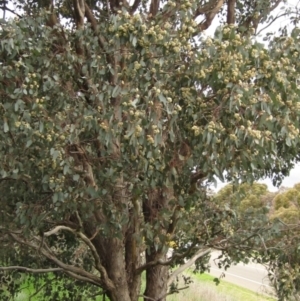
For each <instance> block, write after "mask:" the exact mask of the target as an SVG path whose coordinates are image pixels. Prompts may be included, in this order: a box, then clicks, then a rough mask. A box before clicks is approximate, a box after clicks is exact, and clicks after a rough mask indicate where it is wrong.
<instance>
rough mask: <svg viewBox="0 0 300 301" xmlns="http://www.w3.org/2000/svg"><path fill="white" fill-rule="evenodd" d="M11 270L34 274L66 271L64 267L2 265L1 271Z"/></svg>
mask: <svg viewBox="0 0 300 301" xmlns="http://www.w3.org/2000/svg"><path fill="white" fill-rule="evenodd" d="M10 270H18V271H24V272H28V273H33V274H39V273H53V272H62V271H64V270H63V269H62V268H50V269H31V268H27V267H22V266H18V265H12V266H9V267H0V271H10Z"/></svg>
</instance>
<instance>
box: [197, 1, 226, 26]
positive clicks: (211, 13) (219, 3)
mask: <svg viewBox="0 0 300 301" xmlns="http://www.w3.org/2000/svg"><path fill="white" fill-rule="evenodd" d="M223 3H224V0H215V3H214V6H213V9H211V10H210V11H209V12H207V13H205V21H204V22H202V23H201V24H200V25H199V28H200V30H201V31H203V30H206V29H207V28H208V27H209V26H210V25H211V23H212V21H213V19H214V18H215V16H216V15H217V13H218V12H219V10H220V9H221V7H222V5H223Z"/></svg>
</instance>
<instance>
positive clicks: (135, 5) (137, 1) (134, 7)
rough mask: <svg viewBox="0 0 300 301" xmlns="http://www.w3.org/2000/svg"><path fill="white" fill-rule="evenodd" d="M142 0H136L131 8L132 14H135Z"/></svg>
mask: <svg viewBox="0 0 300 301" xmlns="http://www.w3.org/2000/svg"><path fill="white" fill-rule="evenodd" d="M140 3H141V0H135V1H134V2H133V4H132V6H131V8H130V12H131V14H134V13H135V11H136V10H137V8H138V7H139V5H140Z"/></svg>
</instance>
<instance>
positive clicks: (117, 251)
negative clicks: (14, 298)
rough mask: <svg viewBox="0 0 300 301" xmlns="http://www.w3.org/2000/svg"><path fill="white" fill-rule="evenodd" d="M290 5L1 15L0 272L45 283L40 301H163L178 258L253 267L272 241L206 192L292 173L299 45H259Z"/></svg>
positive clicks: (282, 36) (142, 5) (289, 41)
mask: <svg viewBox="0 0 300 301" xmlns="http://www.w3.org/2000/svg"><path fill="white" fill-rule="evenodd" d="M283 4H284V1H279V0H277V1H275V0H264V1H234V0H228V1H222V0H218V1H217V0H216V1H209V2H206V1H196V0H193V1H163V0H162V1H159V0H152V1H140V0H135V1H131V2H128V1H124V0H121V1H114V0H110V1H92V0H90V1H85V0H73V1H63V0H62V1H55V2H54V1H53V2H51V1H41V0H37V1H21V0H20V1H17V0H16V1H0V7H2V8H5V9H9V10H10V11H11V12H12V13H15V15H16V18H14V19H10V20H4V21H3V22H2V23H1V27H0V39H1V42H0V65H1V69H0V114H1V120H2V123H1V124H0V137H1V144H0V175H1V178H0V193H1V199H0V200H1V205H2V206H1V207H2V208H1V221H2V223H1V226H0V235H1V236H0V239H1V242H3V244H4V245H6V246H7V248H6V250H7V251H6V252H5V251H1V258H0V263H1V264H2V265H3V266H2V267H1V268H0V269H1V270H2V271H4V273H7V270H13V271H14V277H15V278H16V279H17V278H18V277H19V278H20V274H21V273H22V272H23V271H27V272H29V273H32V275H33V276H34V275H39V276H40V277H37V278H36V277H35V278H34V279H36V282H35V283H36V287H38V286H41V285H45V287H47V289H46V290H44V291H43V294H44V295H43V300H47V298H48V299H49V298H50V299H49V300H52V299H51V298H53V294H55V293H56V294H57V291H56V292H55V291H54V290H55V289H54V288H53V285H52V287H51V282H53V283H54V281H56V283H57V286H58V285H62V283H63V289H64V292H65V293H66V294H67V293H68V291H69V292H71V291H72V290H73V285H83V286H84V291H85V292H87V293H89V294H91V295H95V294H106V295H107V296H108V297H109V298H110V300H111V301H117V300H122V301H137V300H138V297H139V296H143V298H144V300H145V301H146V300H156V301H158V300H161V301H164V300H165V298H166V296H167V294H169V293H173V292H176V290H178V287H176V285H175V284H174V281H173V280H174V276H175V275H177V272H176V270H175V272H174V273H173V275H169V272H170V268H171V267H172V266H175V265H176V266H178V264H179V265H180V264H181V265H182V266H183V267H185V263H184V261H183V259H184V258H188V259H190V261H189V262H195V261H197V260H198V259H199V260H200V261H197V262H198V263H199V264H198V268H199V269H200V270H204V269H205V268H206V266H205V264H204V262H205V261H204V260H202V261H201V258H203V257H205V256H206V255H207V253H208V252H209V251H210V250H211V248H215V249H220V250H222V251H223V252H224V254H225V255H226V254H229V253H230V252H231V254H232V252H235V254H236V258H238V260H243V259H245V260H246V259H247V256H251V254H253V251H254V250H256V251H257V252H260V251H261V250H262V249H263V248H264V245H263V243H262V235H266V238H265V239H271V236H270V235H271V232H270V231H269V230H270V229H271V228H270V227H271V226H270V225H269V224H263V223H262V222H261V220H260V219H259V218H257V219H256V220H257V221H260V222H258V224H257V225H254V224H253V225H252V227H248V224H246V223H241V222H240V220H239V219H238V218H236V215H235V212H234V210H236V208H227V207H226V206H225V205H224V203H222V202H221V203H220V202H218V201H217V200H215V199H214V198H213V197H212V196H211V195H210V194H209V193H208V190H207V185H208V183H211V182H213V181H215V179H216V178H219V179H220V180H228V181H232V182H233V183H234V185H238V183H241V182H247V183H249V184H251V183H253V182H254V181H255V180H257V179H259V178H261V177H265V176H269V177H272V178H273V179H274V182H275V183H280V180H281V178H282V177H283V176H284V175H287V173H288V172H289V170H290V169H291V168H292V167H293V164H294V162H295V161H297V160H299V144H300V141H299V116H300V103H299V92H300V89H299V86H298V82H297V79H298V74H299V71H300V61H299V47H300V41H299V39H300V36H299V32H300V31H299V29H298V28H297V27H296V26H295V28H294V29H293V30H292V31H291V34H289V33H288V32H287V30H285V28H281V30H280V31H279V32H278V34H277V36H275V35H274V36H273V35H269V36H267V39H268V47H267V46H265V45H264V44H262V43H260V42H258V41H257V40H256V34H257V33H258V31H259V25H260V24H265V25H266V26H267V25H268V24H270V23H272V22H273V19H272V18H274V17H272V11H273V10H274V9H275V8H276V7H278V6H280V5H283ZM13 5H14V6H13ZM11 7H14V8H16V9H15V11H14V9H13V8H11ZM284 11H285V13H286V15H287V16H288V17H289V18H290V20H291V23H293V22H294V23H296V21H297V17H298V15H297V14H296V12H293V11H291V10H290V9H289V8H284ZM216 17H219V19H220V24H221V25H220V26H219V27H218V28H217V30H216V32H215V35H214V36H213V37H207V36H206V35H205V34H204V33H205V30H206V29H207V28H209V26H210V25H211V24H212V22H213V21H215V19H216ZM261 188H262V190H263V187H260V188H259V189H261ZM260 191H261V190H260ZM224 208H225V209H224ZM258 234H259V235H258ZM171 242H172V244H173V246H174V243H175V245H176V246H177V247H176V248H175V251H174V252H173V253H172V254H171V255H170V254H169V253H168V251H169V249H170V245H171ZM262 254H263V253H262ZM26 268H27V270H26ZM179 269H180V268H179ZM144 271H145V273H146V280H145V282H146V284H145V286H146V288H145V291H141V274H142V273H143V272H144ZM178 271H180V270H178ZM47 272H49V273H50V272H51V273H50V276H49V275H48V274H45V273H47ZM5 275H6V274H5ZM42 275H43V277H42ZM53 275H54V276H53ZM49 277H53V278H52V279H51V281H50V284H49V285H48V284H47V283H48V282H49V281H48V280H49V279H50V278H49ZM41 279H44V280H41ZM70 279H75V280H76V282H72V281H70ZM41 281H42V282H41ZM43 281H44V282H43ZM47 281H48V282H47ZM19 282H20V283H21V282H22V278H21V280H20V281H19ZM17 283H18V282H17V281H15V282H14V285H17ZM45 283H46V284H45ZM47 285H48V286H47ZM13 288H14V287H13ZM13 288H11V287H10V289H11V290H13ZM77 288H78V286H77ZM51 289H52V290H51ZM82 291H83V290H81V291H79V294H78V295H77V294H75V293H74V294H73V295H71V294H70V293H69V295H68V297H69V299H70V300H72V299H71V298H73V300H78V299H79V298H80V293H82ZM73 292H74V290H73ZM9 293H10V291H9V290H8V291H5V292H4V293H3V296H6V295H8V294H9ZM5 294H6V295H5ZM82 298H83V299H84V298H87V296H82ZM79 300H80V299H79ZM84 300H86V299H84Z"/></svg>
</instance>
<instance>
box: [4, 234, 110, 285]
mask: <svg viewBox="0 0 300 301" xmlns="http://www.w3.org/2000/svg"><path fill="white" fill-rule="evenodd" d="M9 234H10V236H11V237H12V238H13V239H14V240H15V241H17V242H18V243H20V244H22V245H26V246H28V247H30V248H31V249H34V250H36V251H38V252H40V253H41V254H42V255H44V256H45V257H46V258H48V259H49V260H51V261H52V262H54V263H55V264H56V265H57V266H59V267H60V268H62V269H63V271H64V272H65V273H66V274H68V275H70V276H72V277H73V278H75V279H78V280H82V281H85V282H89V283H92V284H94V285H97V286H100V287H102V286H103V283H102V281H101V280H100V279H99V277H97V276H96V275H93V274H91V273H89V272H87V271H85V270H83V269H81V268H78V267H75V266H72V265H68V264H65V263H63V262H62V261H60V260H59V259H58V258H57V257H56V256H55V255H53V254H52V253H50V250H46V249H45V248H44V247H41V246H40V245H37V244H35V243H33V242H32V241H31V242H28V241H26V240H24V239H23V238H21V237H19V236H18V235H16V234H14V233H9ZM48 249H49V248H48ZM113 288H114V287H113Z"/></svg>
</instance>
